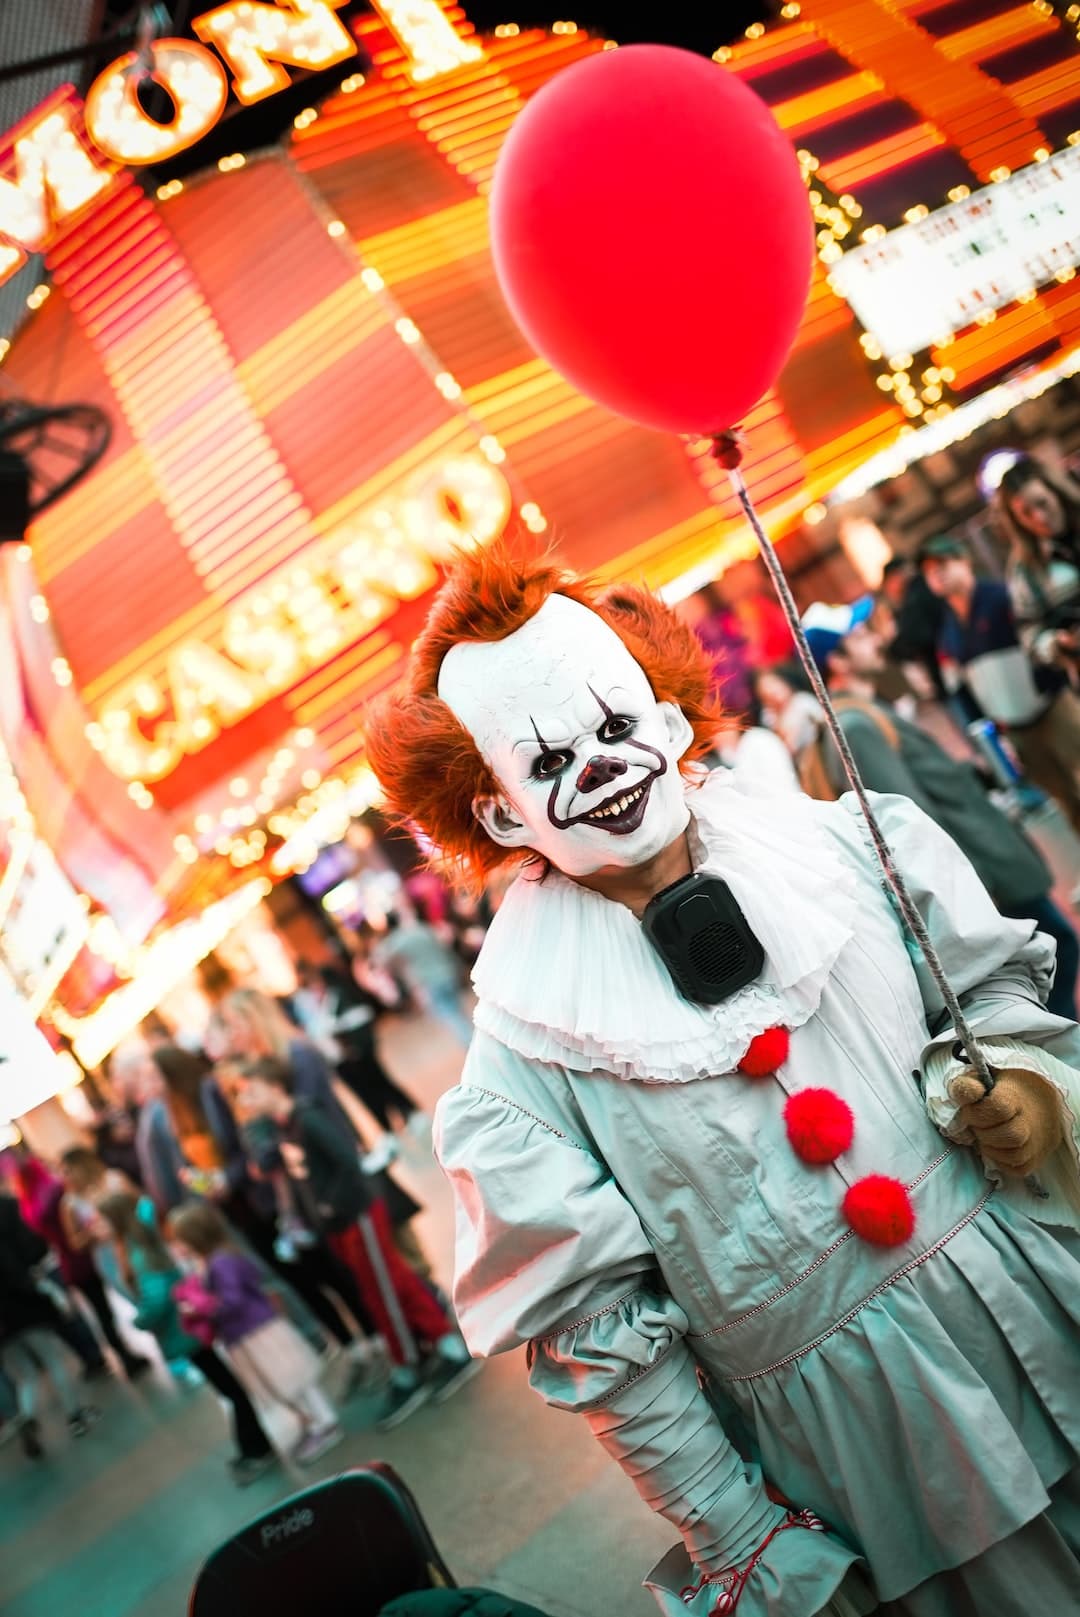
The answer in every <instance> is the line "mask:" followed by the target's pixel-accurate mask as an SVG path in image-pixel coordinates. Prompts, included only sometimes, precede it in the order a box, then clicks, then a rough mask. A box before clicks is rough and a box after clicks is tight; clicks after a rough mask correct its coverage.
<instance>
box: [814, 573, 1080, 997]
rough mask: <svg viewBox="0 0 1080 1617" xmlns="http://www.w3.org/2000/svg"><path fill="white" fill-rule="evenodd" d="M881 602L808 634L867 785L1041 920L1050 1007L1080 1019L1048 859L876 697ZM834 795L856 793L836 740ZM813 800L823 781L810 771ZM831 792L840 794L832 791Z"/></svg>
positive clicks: (821, 621)
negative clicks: (1048, 941) (894, 797)
mask: <svg viewBox="0 0 1080 1617" xmlns="http://www.w3.org/2000/svg"><path fill="white" fill-rule="evenodd" d="M872 610H873V601H872V598H871V597H870V596H864V597H863V598H862V600H859V601H856V602H855V603H854V604H853V605H851V606H826V605H823V604H822V603H817V604H816V605H814V606H812V607H810V608H809V609H808V610H807V612H806V613H805V615H804V617H803V628H804V629H805V631H806V638H807V640H808V641H809V643H810V649H811V651H812V652H813V655H814V660H815V662H816V663H817V665H818V668H819V669H820V671H821V675H822V678H823V679H824V680H825V683H826V685H827V686H828V687H829V693H830V695H831V696H832V698H833V704H834V706H835V707H836V710H837V716H838V717H839V720H840V725H841V728H842V730H843V732H844V735H845V737H846V739H847V742H848V745H849V747H850V748H851V752H852V755H853V757H854V759H855V762H856V764H857V765H858V768H859V773H860V774H861V775H862V778H863V781H864V783H865V784H866V785H867V786H868V787H869V788H870V790H871V791H875V792H894V793H898V794H899V795H901V796H903V797H908V798H910V799H911V800H912V802H914V803H917V804H918V805H919V807H920V808H921V809H922V810H923V812H924V813H926V814H928V815H929V816H930V818H931V819H933V820H936V821H937V823H938V825H940V826H941V828H942V830H944V831H947V832H948V833H949V835H950V836H951V837H952V839H953V841H954V842H956V843H957V844H958V846H959V847H960V848H961V849H962V850H963V852H964V853H965V854H966V855H967V857H968V858H969V859H970V861H971V863H972V864H973V865H974V867H975V870H976V871H977V872H978V874H979V876H980V877H981V879H982V881H983V884H984V886H985V887H986V889H987V891H988V892H989V894H990V896H991V898H993V900H994V902H995V904H996V905H997V906H998V909H999V910H1000V911H1001V913H1002V914H1003V915H1008V916H1011V917H1012V918H1013V919H1016V920H1032V921H1034V922H1035V923H1036V925H1037V926H1038V928H1039V930H1040V931H1041V932H1045V933H1046V934H1047V936H1049V937H1051V938H1053V939H1054V941H1055V942H1056V944H1057V973H1056V976H1055V979H1054V986H1053V989H1052V990H1051V993H1050V998H1049V1000H1048V1005H1049V1008H1050V1009H1051V1010H1052V1011H1053V1012H1054V1013H1055V1014H1056V1015H1058V1016H1068V1017H1070V1018H1072V1019H1074V1020H1075V1018H1076V978H1077V970H1078V968H1080V942H1078V940H1077V936H1076V933H1075V931H1074V930H1073V928H1072V927H1071V926H1070V924H1069V922H1068V920H1067V919H1066V917H1065V916H1064V915H1063V914H1062V912H1061V910H1059V909H1058V907H1057V905H1056V904H1055V903H1054V902H1053V900H1052V898H1051V896H1050V890H1051V887H1052V885H1053V878H1052V876H1051V874H1050V871H1049V869H1048V867H1047V865H1046V862H1045V861H1044V859H1043V857H1042V855H1041V853H1040V852H1039V850H1038V849H1037V848H1036V847H1035V845H1034V843H1033V842H1031V841H1030V840H1029V839H1028V838H1027V837H1026V836H1025V835H1024V833H1023V832H1022V831H1021V830H1020V829H1019V827H1018V826H1015V825H1014V824H1013V823H1012V821H1011V820H1009V819H1008V818H1007V817H1006V816H1005V815H1004V814H1002V813H1001V811H1000V810H999V809H996V808H995V807H994V805H993V804H992V803H991V802H990V800H989V798H988V797H987V796H986V793H985V792H984V790H983V788H982V787H981V785H980V784H979V782H978V779H977V777H976V775H975V772H974V770H973V769H972V768H971V767H970V765H968V764H965V763H958V762H957V761H956V760H955V759H953V758H950V757H949V755H948V753H946V752H945V751H944V750H943V749H942V748H941V747H940V746H939V745H938V743H937V742H936V741H935V740H934V739H933V737H932V736H929V735H927V734H926V732H925V731H923V730H921V729H920V728H919V727H918V725H916V724H911V723H909V721H908V720H906V719H904V718H901V716H900V715H899V714H898V713H897V712H896V710H895V709H893V708H890V707H887V706H886V705H885V703H883V702H879V701H878V699H877V694H876V688H875V680H876V679H877V678H878V677H879V676H880V674H881V673H882V672H883V671H884V668H885V649H884V645H883V641H882V637H881V636H880V635H879V634H878V633H877V632H876V631H875V630H874V629H873V628H872V627H871V625H870V621H869V620H870V614H871V611H872ZM819 756H820V763H821V765H822V766H823V770H824V775H825V779H826V783H827V784H826V789H825V794H828V795H833V796H839V795H840V794H841V793H842V792H843V791H845V790H846V789H847V782H846V778H845V776H844V770H843V765H842V764H841V762H840V755H839V753H838V751H837V750H836V747H835V745H834V744H833V742H832V739H831V737H829V736H828V735H825V736H823V738H822V741H821V743H820V754H819ZM803 780H804V785H805V786H806V788H807V790H810V791H811V795H815V796H817V795H823V794H822V793H821V792H818V791H814V789H813V788H814V781H813V778H812V776H811V775H810V774H809V772H808V771H806V770H805V769H804V772H803ZM829 787H831V788H832V791H831V794H829V793H828V788H829Z"/></svg>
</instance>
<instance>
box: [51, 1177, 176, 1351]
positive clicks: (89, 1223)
mask: <svg viewBox="0 0 1080 1617" xmlns="http://www.w3.org/2000/svg"><path fill="white" fill-rule="evenodd" d="M60 1177H61V1179H62V1181H63V1187H64V1190H63V1195H62V1196H61V1197H60V1200H59V1202H58V1203H57V1206H56V1224H55V1231H54V1234H55V1237H56V1240H57V1245H58V1250H60V1252H61V1254H62V1264H63V1265H64V1267H65V1270H66V1273H67V1274H68V1275H70V1276H71V1278H72V1281H73V1283H74V1285H75V1286H76V1287H77V1288H78V1290H79V1291H81V1292H82V1294H83V1296H84V1297H85V1298H86V1300H87V1302H88V1303H89V1304H90V1306H91V1308H92V1309H93V1310H94V1313H95V1314H96V1315H97V1318H98V1322H99V1324H100V1326H101V1330H102V1335H103V1336H104V1337H105V1340H106V1341H107V1342H108V1344H109V1346H110V1347H111V1348H112V1349H113V1351H114V1353H116V1355H117V1357H118V1358H119V1360H120V1362H121V1364H122V1365H123V1367H124V1373H125V1375H127V1376H128V1377H129V1379H131V1380H134V1379H135V1378H136V1377H137V1376H141V1375H145V1374H146V1372H147V1371H148V1370H149V1369H150V1360H149V1359H147V1358H144V1357H143V1355H142V1354H140V1353H135V1352H133V1351H132V1349H131V1348H130V1347H129V1346H128V1344H127V1343H126V1342H125V1341H124V1339H123V1337H122V1336H121V1334H120V1330H119V1326H118V1324H117V1320H116V1315H115V1313H114V1311H113V1306H112V1302H111V1300H110V1298H109V1288H110V1287H111V1289H112V1290H113V1291H122V1290H123V1277H122V1275H121V1274H120V1271H119V1267H118V1264H117V1258H116V1254H115V1253H114V1251H113V1247H112V1239H111V1232H110V1230H109V1229H108V1227H107V1226H106V1225H105V1224H104V1223H103V1221H102V1220H101V1218H100V1216H99V1214H98V1210H97V1209H98V1203H99V1202H100V1201H101V1200H102V1199H103V1198H104V1197H106V1196H112V1195H117V1194H119V1193H121V1192H125V1191H131V1190H133V1189H134V1186H133V1185H132V1183H131V1181H130V1180H129V1179H128V1178H127V1177H126V1175H124V1174H123V1173H121V1172H120V1171H119V1169H117V1168H108V1167H106V1165H105V1164H104V1162H102V1160H101V1158H100V1157H99V1156H97V1155H95V1153H94V1152H93V1151H90V1150H87V1148H86V1147H85V1146H74V1147H73V1148H72V1149H71V1150H70V1151H65V1152H64V1155H63V1157H62V1158H61V1160H60ZM42 1233H43V1234H46V1235H47V1232H46V1231H43V1232H42Z"/></svg>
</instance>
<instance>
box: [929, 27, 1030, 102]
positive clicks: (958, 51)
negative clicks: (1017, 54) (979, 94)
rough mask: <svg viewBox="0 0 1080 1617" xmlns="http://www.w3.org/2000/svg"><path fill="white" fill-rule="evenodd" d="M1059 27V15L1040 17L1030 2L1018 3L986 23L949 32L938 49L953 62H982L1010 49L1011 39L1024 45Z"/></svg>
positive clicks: (938, 44) (938, 43)
mask: <svg viewBox="0 0 1080 1617" xmlns="http://www.w3.org/2000/svg"><path fill="white" fill-rule="evenodd" d="M1056 27H1057V21H1056V19H1055V18H1053V17H1049V18H1048V17H1042V16H1040V15H1039V13H1038V12H1037V11H1035V10H1034V9H1033V8H1032V7H1031V6H1030V5H1025V6H1016V7H1014V9H1013V10H1012V11H1004V12H1001V13H999V14H998V16H996V17H989V18H987V19H986V21H985V22H977V23H974V24H973V25H972V27H970V28H962V29H961V30H960V31H959V33H956V34H948V35H946V36H945V37H944V38H943V39H939V40H938V42H937V48H938V50H939V51H941V53H942V55H943V56H947V57H948V58H949V60H950V61H952V62H962V61H966V60H968V59H974V60H976V61H981V60H982V59H983V58H984V57H988V56H995V55H996V54H997V53H998V51H1001V50H1005V49H1007V47H1008V45H1009V43H1010V42H1015V43H1016V44H1020V43H1021V42H1022V41H1024V40H1025V39H1033V38H1036V37H1037V36H1038V35H1039V34H1040V33H1047V32H1053V30H1054V29H1055V28H1056ZM1010 93H1011V88H1010Z"/></svg>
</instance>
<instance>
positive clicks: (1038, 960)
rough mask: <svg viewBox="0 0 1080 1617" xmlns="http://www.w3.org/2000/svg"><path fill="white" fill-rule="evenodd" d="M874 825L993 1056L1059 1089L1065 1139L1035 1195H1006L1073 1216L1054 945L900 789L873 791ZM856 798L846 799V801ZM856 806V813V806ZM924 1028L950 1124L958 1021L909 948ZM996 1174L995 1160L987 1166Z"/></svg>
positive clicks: (1074, 1139)
mask: <svg viewBox="0 0 1080 1617" xmlns="http://www.w3.org/2000/svg"><path fill="white" fill-rule="evenodd" d="M871 797H872V800H873V802H874V808H875V811H876V813H877V816H878V819H879V822H880V824H881V828H882V830H883V831H884V833H885V836H886V839H887V841H888V843H889V846H890V847H891V848H892V851H893V855H894V857H895V859H896V862H897V864H898V865H899V867H900V870H901V872H902V873H903V875H904V878H905V880H906V882H907V884H908V888H909V890H910V892H911V896H912V898H913V899H914V901H915V903H916V904H917V906H918V908H919V911H920V913H921V914H922V916H923V918H924V920H925V921H926V925H927V928H928V930H929V932H930V936H931V938H932V940H933V942H934V945H935V947H936V948H937V951H938V953H939V955H940V957H941V962H942V964H943V966H944V968H945V972H946V974H947V976H948V977H949V980H950V981H951V983H952V985H953V987H954V988H955V990H956V992H957V995H958V997H959V1000H960V1004H961V1006H962V1007H963V1009H964V1012H965V1015H966V1016H967V1019H968V1022H969V1023H970V1025H971V1028H972V1030H973V1032H974V1033H975V1034H976V1036H977V1037H978V1039H979V1042H980V1044H981V1045H982V1046H983V1048H984V1051H985V1053H986V1055H987V1057H988V1059H989V1061H990V1063H991V1065H995V1064H996V1065H997V1066H1000V1067H1006V1066H1013V1067H1022V1068H1026V1069H1027V1070H1029V1071H1031V1072H1033V1073H1037V1074H1039V1075H1040V1076H1041V1077H1044V1078H1045V1079H1046V1080H1047V1082H1048V1083H1050V1084H1051V1085H1052V1086H1053V1087H1054V1089H1055V1090H1056V1091H1057V1094H1058V1097H1059V1103H1060V1106H1061V1113H1062V1123H1063V1131H1064V1140H1063V1143H1062V1145H1061V1146H1060V1147H1059V1149H1058V1152H1057V1153H1056V1155H1055V1159H1053V1161H1052V1162H1051V1163H1050V1164H1047V1171H1046V1172H1045V1173H1044V1174H1042V1175H1040V1178H1041V1179H1043V1180H1044V1184H1043V1189H1044V1191H1047V1192H1049V1194H1047V1195H1045V1196H1044V1197H1043V1198H1041V1202H1042V1205H1040V1199H1037V1198H1036V1197H1035V1196H1033V1195H1032V1194H1031V1192H1030V1190H1029V1189H1027V1188H1025V1186H1023V1185H1021V1184H1020V1183H1019V1182H1018V1181H1016V1180H1015V1179H1013V1180H1007V1181H1006V1185H1007V1192H1008V1194H1009V1195H1010V1197H1012V1198H1015V1199H1017V1200H1019V1201H1021V1202H1022V1203H1023V1205H1024V1207H1025V1210H1026V1211H1027V1212H1029V1213H1030V1214H1031V1215H1032V1216H1033V1217H1035V1218H1039V1219H1042V1220H1044V1221H1046V1222H1051V1223H1061V1222H1064V1223H1070V1224H1073V1223H1076V1222H1077V1219H1078V1217H1080V1122H1078V1120H1080V1031H1078V1029H1077V1026H1076V1024H1075V1023H1074V1022H1069V1021H1067V1020H1066V1019H1065V1018H1064V1017H1060V1016H1054V1015H1052V1014H1051V1013H1050V1012H1049V1011H1048V1010H1047V1009H1046V996H1047V994H1048V992H1049V990H1050V987H1051V985H1052V983H1053V980H1054V978H1053V973H1054V954H1055V946H1054V943H1053V941H1052V940H1051V939H1050V938H1048V937H1046V935H1045V934H1044V933H1042V932H1039V931H1038V930H1037V929H1036V926H1035V923H1034V921H1013V920H1007V919H1006V918H1005V917H1004V916H1002V915H1000V914H999V913H998V910H997V909H996V907H995V905H994V902H993V900H992V899H991V897H990V895H989V893H988V892H987V891H986V888H985V887H984V886H983V884H982V882H981V881H980V880H979V877H978V876H977V875H976V874H975V871H974V869H973V868H972V866H971V865H970V864H969V862H968V860H967V859H966V858H965V856H964V855H963V854H962V853H961V852H960V849H959V848H958V847H957V846H956V843H955V842H953V840H952V838H951V837H949V836H948V835H947V834H946V833H945V832H944V831H943V830H942V829H941V828H940V826H938V825H936V824H935V823H934V821H933V820H931V819H929V818H928V817H927V815H925V814H924V813H923V812H922V810H921V809H919V808H916V806H915V805H914V804H913V803H910V802H908V801H907V800H906V799H905V798H900V797H887V796H879V795H877V794H874V793H872V794H871ZM851 801H853V800H849V799H845V803H849V802H851ZM853 812H855V813H858V809H857V807H855V808H854V809H853ZM913 960H914V964H915V970H916V972H917V974H918V977H919V983H920V987H921V990H922V996H923V1002H924V1004H925V1006H926V1014H927V1027H928V1030H929V1033H930V1035H931V1036H930V1038H929V1039H928V1041H927V1044H926V1047H925V1049H924V1051H923V1059H922V1063H921V1070H922V1075H923V1081H924V1093H925V1095H926V1103H927V1109H928V1111H929V1114H930V1117H931V1118H932V1119H933V1121H934V1122H935V1123H936V1124H937V1126H938V1127H939V1128H940V1129H942V1131H943V1132H945V1133H949V1131H950V1129H951V1128H952V1125H953V1120H954V1118H955V1114H956V1107H955V1106H954V1105H953V1103H952V1101H951V1099H950V1096H949V1085H950V1084H951V1083H952V1081H953V1079H954V1078H956V1077H957V1076H958V1075H959V1073H961V1072H962V1071H964V1070H966V1068H967V1065H968V1064H967V1062H966V1060H965V1059H964V1058H963V1055H962V1053H960V1052H959V1051H958V1050H956V1049H954V1046H955V1045H956V1031H955V1029H954V1028H953V1026H952V1020H951V1018H950V1016H949V1014H948V1012H947V1010H946V1009H945V1006H944V1004H943V1002H942V999H941V994H940V992H939V990H938V988H937V985H936V984H935V983H934V981H933V979H932V977H931V976H930V974H929V972H928V971H927V969H926V964H925V962H924V961H923V960H922V958H921V955H919V954H918V953H917V952H916V953H914V954H913ZM991 1176H992V1177H994V1176H996V1170H992V1171H991Z"/></svg>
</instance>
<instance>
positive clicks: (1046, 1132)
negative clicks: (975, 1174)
mask: <svg viewBox="0 0 1080 1617" xmlns="http://www.w3.org/2000/svg"><path fill="white" fill-rule="evenodd" d="M995 1076H996V1082H995V1084H994V1087H993V1089H992V1090H991V1091H990V1093H989V1094H987V1093H986V1092H985V1090H984V1089H983V1086H982V1083H981V1081H980V1080H979V1079H978V1078H977V1077H976V1075H975V1073H974V1072H971V1071H966V1072H962V1073H960V1074H959V1075H958V1076H957V1077H956V1078H954V1079H953V1080H952V1082H951V1083H950V1084H949V1096H950V1098H951V1099H952V1101H953V1102H954V1103H955V1104H956V1105H957V1106H958V1107H959V1110H958V1111H957V1114H956V1124H955V1127H954V1128H953V1129H950V1131H949V1132H950V1134H951V1135H952V1137H953V1139H957V1140H961V1141H963V1142H964V1143H966V1144H971V1145H974V1146H975V1148H976V1150H977V1151H978V1152H979V1154H980V1155H981V1156H982V1157H983V1158H984V1159H985V1160H986V1161H987V1162H990V1163H993V1165H994V1166H995V1167H998V1168H1001V1169H1002V1171H1003V1172H1005V1173H1008V1174H1016V1175H1018V1176H1019V1177H1020V1178H1024V1177H1025V1176H1026V1175H1027V1174H1031V1173H1037V1172H1038V1170H1039V1169H1040V1168H1041V1167H1042V1165H1043V1163H1044V1162H1045V1161H1046V1160H1047V1158H1048V1157H1049V1156H1051V1155H1052V1153H1053V1152H1054V1151H1056V1150H1057V1148H1058V1146H1059V1145H1060V1144H1061V1141H1062V1138H1063V1132H1064V1131H1063V1123H1062V1116H1061V1104H1060V1101H1059V1098H1058V1094H1057V1091H1056V1090H1055V1089H1054V1086H1053V1085H1052V1084H1051V1083H1049V1082H1048V1081H1047V1079H1045V1078H1040V1077H1038V1076H1037V1075H1036V1074H1035V1073H1033V1072H1026V1071H1024V1070H1022V1069H1019V1068H1015V1067H1014V1068H1006V1069H1005V1070H999V1071H998V1072H997V1073H996V1075H995Z"/></svg>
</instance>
